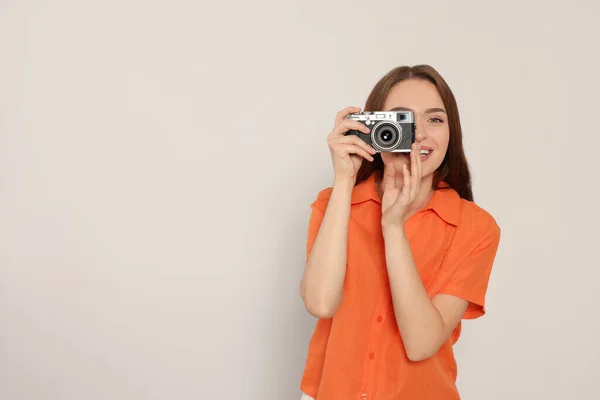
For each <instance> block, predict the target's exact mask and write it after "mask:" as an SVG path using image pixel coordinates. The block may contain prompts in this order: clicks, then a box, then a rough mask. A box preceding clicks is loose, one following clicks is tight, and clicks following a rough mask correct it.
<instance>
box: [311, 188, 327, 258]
mask: <svg viewBox="0 0 600 400" xmlns="http://www.w3.org/2000/svg"><path fill="white" fill-rule="evenodd" d="M330 196H331V188H328V189H324V190H322V191H321V192H319V194H318V195H317V198H316V200H315V201H314V202H313V203H312V204H311V206H310V207H311V213H310V218H309V220H308V235H307V239H306V261H308V258H309V256H310V252H311V251H312V248H313V245H314V244H315V240H316V239H317V234H318V233H319V229H321V223H322V222H323V218H324V217H325V210H327V204H328V203H329V198H330Z"/></svg>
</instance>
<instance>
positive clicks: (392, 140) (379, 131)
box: [373, 123, 400, 150]
mask: <svg viewBox="0 0 600 400" xmlns="http://www.w3.org/2000/svg"><path fill="white" fill-rule="evenodd" d="M398 142H400V131H399V130H398V126H396V125H393V124H390V123H382V124H380V125H379V126H377V127H376V128H375V129H374V130H373V144H374V145H375V146H376V147H379V149H380V150H392V149H393V148H394V147H395V146H396V145H397V144H398Z"/></svg>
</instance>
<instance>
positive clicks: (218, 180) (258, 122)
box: [0, 0, 600, 400]
mask: <svg viewBox="0 0 600 400" xmlns="http://www.w3.org/2000/svg"><path fill="white" fill-rule="evenodd" d="M599 12H600V7H599V6H598V5H597V3H596V2H593V1H587V2H585V1H570V2H566V3H565V2H563V1H550V2H548V1H522V0H521V1H512V0H511V1H502V2H495V3H492V2H481V1H458V2H440V1H438V2H432V1H419V2H398V1H387V2H382V1H373V2H365V1H360V2H359V1H344V2H341V1H335V2H334V1H325V2H323V1H318V2H317V1H302V2H300V1H297V2H285V1H275V0H271V1H268V0H262V1H259V2H237V3H220V2H212V3H205V2H195V1H187V2H184V1H169V2H167V1H164V0H163V1H133V0H119V1H115V0H112V1H96V2H85V1H66V0H56V1H52V2H49V1H48V2H44V1H16V0H13V1H7V0H3V1H0V46H1V47H0V50H1V52H0V54H1V61H0V185H1V186H0V324H1V325H0V399H3V400H33V399H40V400H41V399H43V400H70V399H73V400H74V399H77V400H81V399H89V400H96V399H111V400H112V399H123V400H125V399H175V398H176V399H200V398H202V399H205V398H206V399H251V400H283V399H286V400H287V399H292V400H293V399H298V398H299V397H300V392H299V381H300V376H301V373H302V369H303V367H304V357H305V350H306V345H307V341H308V339H309V337H310V334H311V332H312V328H313V326H314V323H315V320H314V319H313V318H312V317H310V316H309V315H308V314H307V313H306V312H305V311H304V309H303V306H302V303H301V300H300V297H299V289H298V285H299V281H300V277H301V274H302V268H303V259H304V245H305V237H306V226H307V222H308V216H309V204H310V202H311V201H312V200H313V199H314V197H315V196H316V193H317V192H318V191H319V190H320V189H322V188H323V187H325V186H328V185H330V183H331V178H332V175H331V163H330V159H329V154H328V150H327V146H326V142H325V137H326V135H327V133H328V132H329V130H330V129H331V124H332V122H333V119H334V116H335V113H336V112H337V111H338V110H339V109H341V108H343V107H345V106H348V105H358V106H363V105H364V101H365V99H366V96H367V95H368V93H369V91H370V90H371V88H372V86H373V85H374V84H375V82H376V81H377V80H378V79H379V78H380V77H381V76H382V75H383V74H384V73H385V72H387V71H388V70H389V69H391V68H393V67H395V66H397V65H402V64H418V63H429V64H431V65H433V66H435V67H436V68H437V69H438V70H439V71H440V72H441V73H442V74H443V76H444V77H445V78H446V79H447V80H448V82H449V84H450V86H451V87H452V89H453V90H454V92H455V94H456V97H457V99H458V104H459V108H460V112H461V117H462V121H463V128H464V132H465V146H466V151H467V156H468V159H469V162H470V164H471V166H472V170H473V175H474V192H475V196H476V201H477V202H478V203H479V204H480V205H481V206H482V207H484V208H485V209H487V210H488V211H490V212H491V213H492V214H493V215H494V216H495V217H496V219H497V220H498V223H499V224H500V226H501V227H502V230H503V238H502V242H501V248H500V250H499V252H498V257H497V262H496V264H495V268H494V272H493V275H492V281H491V283H490V289H489V295H488V314H487V315H486V316H485V317H484V318H483V319H481V320H478V321H476V322H467V323H465V326H464V334H463V337H462V339H461V341H460V342H459V343H458V344H457V346H456V353H457V359H458V362H459V382H458V383H459V388H460V390H461V393H462V396H463V398H464V399H466V400H475V399H477V400H478V399H486V400H494V399H502V400H505V399H527V400H530V399H543V400H554V399H556V400H559V399H560V400H563V399H598V398H600V389H598V379H599V378H600V348H599V346H598V338H599V337H600V323H599V322H598V316H599V312H598V309H599V308H600V300H599V294H598V293H600V291H599V289H598V288H599V284H600V257H599V255H598V249H599V247H598V239H599V235H598V223H599V222H600V220H599V219H600V218H599V217H600V213H599V211H598V203H599V202H598V200H599V198H598V174H597V170H598V151H599V147H600V139H599V137H600V132H599V126H600V125H599V119H598V118H599V117H598V106H599V101H598V98H599V97H598V93H599V90H600V78H599V77H598V71H599V70H600V60H599V56H598V49H599V40H600V39H599V38H600V28H599V27H598V21H597V15H598V13H599Z"/></svg>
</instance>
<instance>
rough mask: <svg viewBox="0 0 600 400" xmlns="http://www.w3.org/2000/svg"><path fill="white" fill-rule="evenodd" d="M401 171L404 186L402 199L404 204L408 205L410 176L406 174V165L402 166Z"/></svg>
mask: <svg viewBox="0 0 600 400" xmlns="http://www.w3.org/2000/svg"><path fill="white" fill-rule="evenodd" d="M402 171H403V172H404V186H403V187H402V199H403V201H404V204H408V201H409V200H410V181H411V176H410V173H409V172H408V167H407V166H406V164H404V165H403V166H402Z"/></svg>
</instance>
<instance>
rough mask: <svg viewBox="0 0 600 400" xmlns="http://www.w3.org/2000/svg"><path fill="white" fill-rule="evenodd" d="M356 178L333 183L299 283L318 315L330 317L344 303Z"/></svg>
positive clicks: (308, 304) (309, 308)
mask: <svg viewBox="0 0 600 400" xmlns="http://www.w3.org/2000/svg"><path fill="white" fill-rule="evenodd" d="M353 187H354V181H353V180H352V179H338V180H336V182H335V183H334V185H333V190H332V192H331V197H330V198H329V202H328V205H327V209H326V211H325V215H324V217H323V220H322V222H321V223H320V227H319V226H316V227H313V228H312V229H318V233H317V234H316V239H315V241H314V244H313V246H312V249H311V250H310V255H309V257H308V260H307V262H306V265H305V267H304V274H303V276H302V281H301V283H300V296H301V297H302V300H303V301H304V305H305V307H306V310H307V311H308V312H309V313H310V314H312V315H313V316H315V317H317V318H331V317H332V316H333V314H334V313H335V311H336V310H337V308H338V307H339V305H340V304H341V302H342V297H343V296H342V295H343V286H344V279H345V277H346V254H347V246H348V223H349V219H350V199H351V197H352V189H353Z"/></svg>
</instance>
